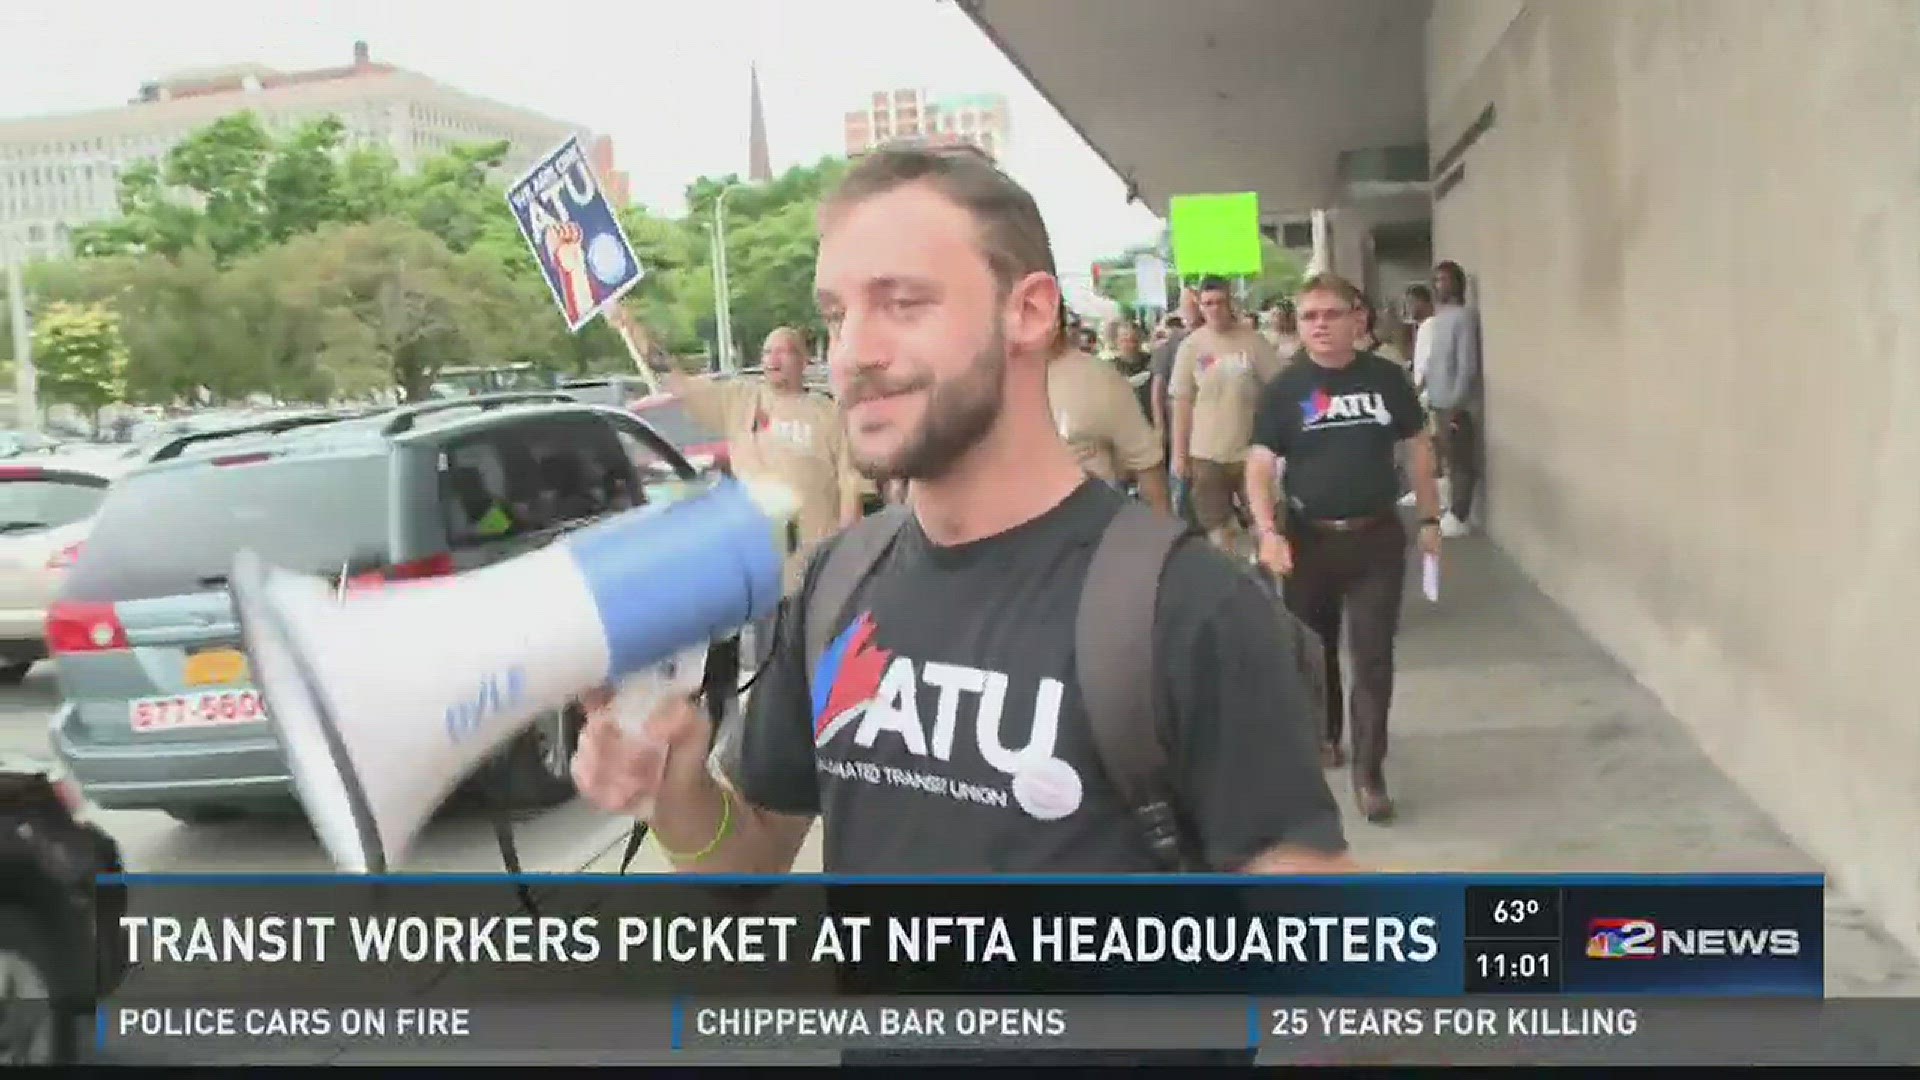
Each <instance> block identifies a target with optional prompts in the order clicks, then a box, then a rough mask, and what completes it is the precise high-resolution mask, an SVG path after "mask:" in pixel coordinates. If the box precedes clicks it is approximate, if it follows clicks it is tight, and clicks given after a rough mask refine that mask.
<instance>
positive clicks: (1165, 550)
mask: <svg viewBox="0 0 1920 1080" xmlns="http://www.w3.org/2000/svg"><path fill="white" fill-rule="evenodd" d="M1191 535H1194V533H1193V530H1192V529H1191V528H1190V527H1188V526H1187V525H1186V524H1185V523H1184V522H1181V521H1177V520H1175V519H1173V518H1171V517H1168V516H1166V515H1164V514H1160V513H1157V512H1155V511H1153V510H1152V509H1149V508H1148V507H1147V506H1146V505H1145V504H1143V503H1139V502H1135V501H1133V500H1128V501H1127V502H1126V503H1124V504H1123V505H1122V506H1121V508H1120V511H1119V513H1117V514H1115V515H1114V518H1113V521H1112V522H1111V523H1109V524H1108V525H1107V529H1106V532H1105V533H1104V534H1103V535H1102V536H1101V538H1100V543H1099V546H1098V547H1096V548H1095V549H1094V553H1093V564H1092V565H1091V566H1090V567H1089V568H1088V570H1087V580H1086V584H1085V585H1084V586H1083V587H1082V590H1081V593H1080V609H1079V615H1078V623H1077V626H1076V628H1075V640H1074V669H1075V676H1076V680H1077V681H1078V683H1079V688H1080V700H1081V701H1082V703H1084V705H1085V706H1086V710H1087V718H1088V721H1089V723H1090V725H1091V727H1092V729H1093V740H1094V745H1095V747H1096V748H1097V749H1098V751H1099V754H1100V762H1101V765H1102V767H1103V768H1104V769H1105V770H1106V773H1107V779H1108V780H1109V782H1111V783H1112V784H1113V786H1114V787H1115V788H1116V789H1117V790H1118V791H1119V793H1120V797H1121V799H1122V800H1124V801H1125V803H1126V804H1127V807H1128V809H1129V810H1131V811H1132V813H1133V816H1134V818H1135V820H1136V822H1137V823H1138V825H1139V826H1140V829H1141V831H1142V833H1143V835H1144V836H1145V838H1146V841H1147V846H1148V849H1149V850H1151V851H1152V852H1153V855H1154V858H1156V859H1158V860H1159V861H1160V863H1161V865H1162V866H1163V867H1165V868H1166V869H1167V870H1169V871H1176V870H1199V869H1204V860H1203V859H1202V858H1201V857H1199V856H1198V855H1197V854H1195V853H1194V852H1192V851H1190V850H1188V847H1189V845H1188V844H1187V843H1186V842H1185V834H1184V831H1183V829H1182V827H1181V822H1180V818H1179V814H1178V811H1177V809H1176V807H1175V804H1174V799H1175V793H1174V790H1173V783H1172V780H1171V778H1170V777H1169V776H1168V751H1167V746H1166V743H1165V741H1164V738H1163V735H1164V731H1163V728H1162V725H1161V723H1160V721H1161V717H1160V715H1159V700H1160V688H1159V680H1158V679H1157V678H1156V677H1155V676H1156V673H1157V672H1158V670H1159V669H1158V668H1157V666H1156V665H1155V662H1154V655H1153V625H1154V608H1155V606H1156V601H1157V600H1158V598H1159V594H1160V588H1159V587H1160V575H1161V572H1162V571H1163V570H1164V569H1165V568H1166V562H1167V558H1168V557H1169V556H1170V555H1172V554H1173V550H1174V548H1175V547H1176V546H1178V545H1179V543H1180V542H1181V541H1182V540H1183V539H1185V538H1187V537H1188V536H1191Z"/></svg>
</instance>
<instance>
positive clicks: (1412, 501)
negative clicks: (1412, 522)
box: [1400, 491, 1420, 509]
mask: <svg viewBox="0 0 1920 1080" xmlns="http://www.w3.org/2000/svg"><path fill="white" fill-rule="evenodd" d="M1419 501H1420V498H1419V496H1417V495H1415V494H1414V493H1413V492H1411V491H1409V492H1407V493H1406V494H1405V495H1402V496H1400V505H1401V506H1404V507H1407V508H1408V509H1412V508H1413V507H1414V506H1415V505H1416V504H1417V503H1419Z"/></svg>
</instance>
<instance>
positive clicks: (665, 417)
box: [629, 392, 731, 472]
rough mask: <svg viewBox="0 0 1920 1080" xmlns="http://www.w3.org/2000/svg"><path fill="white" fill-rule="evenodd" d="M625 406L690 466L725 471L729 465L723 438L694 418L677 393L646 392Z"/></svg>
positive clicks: (701, 469)
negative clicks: (674, 447)
mask: <svg viewBox="0 0 1920 1080" xmlns="http://www.w3.org/2000/svg"><path fill="white" fill-rule="evenodd" d="M629 409H630V410H631V411H632V412H633V414H634V415H635V416H638V417H640V418H641V419H642V420H645V421H646V422H647V424H648V426H650V427H652V428H653V429H654V430H655V431H658V432H659V433H660V434H661V435H662V436H664V437H665V438H666V439H667V441H668V442H671V443H672V444H673V445H674V446H676V447H678V448H679V450H680V452H681V453H682V454H684V455H685V456H686V459H687V460H688V461H689V462H691V463H692V464H693V467H694V468H696V469H698V470H700V471H702V472H706V471H708V470H717V471H720V472H726V471H728V470H729V469H730V468H731V465H730V463H729V461H728V455H727V440H726V439H724V438H722V437H720V436H719V435H716V434H714V433H713V432H712V431H709V430H707V428H706V427H704V426H703V425H702V424H701V423H700V422H699V421H697V420H695V419H694V418H693V414H692V413H690V412H688V411H687V405H686V402H684V401H681V400H680V398H679V397H678V396H676V395H674V394H671V393H664V392H663V393H659V394H649V395H647V396H646V397H643V398H640V399H639V400H637V401H635V402H633V403H632V404H631V405H630V406H629Z"/></svg>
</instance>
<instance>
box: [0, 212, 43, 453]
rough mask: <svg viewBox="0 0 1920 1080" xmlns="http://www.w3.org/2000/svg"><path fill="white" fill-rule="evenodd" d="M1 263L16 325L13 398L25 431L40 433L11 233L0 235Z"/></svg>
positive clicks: (9, 309)
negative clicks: (4, 265)
mask: <svg viewBox="0 0 1920 1080" xmlns="http://www.w3.org/2000/svg"><path fill="white" fill-rule="evenodd" d="M0 246H4V249H5V250H3V251H0V260H5V262H6V264H7V314H8V321H9V322H10V323H12V324H13V399H14V408H15V409H16V410H17V411H18V413H19V420H18V423H19V425H20V430H22V431H28V432H33V431H38V430H40V407H39V404H38V403H37V402H36V401H35V400H34V396H35V395H34V391H35V388H36V386H35V384H36V381H37V380H36V379H35V378H34V375H35V372H34V370H33V332H32V329H31V327H29V326H28V325H27V290H26V286H25V285H24V284H23V283H22V281H21V274H20V255H19V250H18V245H17V244H16V243H15V241H14V238H13V236H12V235H10V234H4V235H0Z"/></svg>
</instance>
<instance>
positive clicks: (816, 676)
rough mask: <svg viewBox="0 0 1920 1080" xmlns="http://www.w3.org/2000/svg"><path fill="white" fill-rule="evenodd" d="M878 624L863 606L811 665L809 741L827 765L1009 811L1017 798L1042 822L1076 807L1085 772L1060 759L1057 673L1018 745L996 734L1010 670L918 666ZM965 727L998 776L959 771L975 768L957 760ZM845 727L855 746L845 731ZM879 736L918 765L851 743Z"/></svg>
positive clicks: (836, 771)
mask: <svg viewBox="0 0 1920 1080" xmlns="http://www.w3.org/2000/svg"><path fill="white" fill-rule="evenodd" d="M875 630H876V626H875V624H874V620H873V615H872V613H870V612H862V613H861V614H860V616H859V617H858V618H856V619H854V620H853V622H852V623H850V624H848V626H847V628H846V629H845V630H842V631H841V632H840V635H839V636H838V637H836V638H835V639H834V640H833V643H832V644H831V645H830V646H828V648H827V651H826V652H825V653H823V654H822V655H821V657H820V663H819V666H818V667H817V668H816V669H815V671H814V672H813V678H812V680H811V682H812V687H813V702H812V704H813V743H814V750H815V754H816V756H817V758H818V761H819V766H820V768H821V769H822V770H823V771H825V772H827V773H830V774H831V775H833V776H836V777H838V778H840V779H843V780H855V781H860V782H864V783H868V784H886V785H891V786H894V787H907V788H915V789H918V790H920V791H924V792H927V793H929V794H933V795H940V796H943V797H945V798H949V799H956V800H959V801H963V802H970V803H976V804H980V805H984V806H993V807H1002V808H1004V807H1006V806H1008V805H1009V803H1010V802H1011V803H1015V804H1018V805H1019V807H1020V808H1021V809H1022V810H1024V811H1026V812H1027V814H1028V815H1029V816H1031V817H1034V818H1037V819H1039V820H1041V821H1053V820H1057V819H1059V818H1064V817H1066V816H1068V815H1069V814H1072V813H1073V812H1074V811H1075V810H1077V809H1079V808H1080V801H1081V797H1082V794H1083V793H1082V788H1081V781H1080V774H1079V772H1078V771H1077V770H1075V769H1074V767H1073V766H1072V765H1070V764H1068V763H1067V762H1065V761H1062V760H1060V758H1058V757H1057V756H1056V750H1057V748H1058V743H1059V735H1060V702H1061V698H1062V697H1063V695H1064V694H1065V689H1066V688H1065V686H1064V685H1063V684H1062V683H1061V682H1060V680H1058V679H1050V678H1043V679H1041V680H1039V683H1038V684H1037V685H1036V686H1035V687H1034V691H1033V727H1032V736H1031V737H1030V738H1029V739H1028V740H1027V745H1026V746H1024V747H1021V748H1020V749H1017V750H1016V749H1012V748H1009V747H1008V746H1007V745H1006V744H1005V743H1004V742H1003V741H1002V739H1001V736H1000V726H1001V718H1002V716H1003V715H1004V713H1005V710H1006V706H1007V702H1008V697H1009V695H1008V684H1009V681H1010V680H1009V679H1008V677H1007V675H1006V674H1005V673H1004V672H999V671H989V670H986V669H984V668H976V667H969V666H967V665H964V664H947V663H941V662H938V661H931V660H930V661H922V662H918V663H916V661H914V660H913V659H911V658H909V657H905V656H897V655H895V654H894V653H893V652H892V651H890V650H888V649H883V648H881V647H880V645H879V644H878V643H877V642H876V641H875V640H874V632H875ZM923 683H924V684H925V685H926V686H929V687H932V688H933V689H934V691H935V692H936V693H935V698H934V717H933V726H932V728H931V730H930V731H929V728H928V727H927V725H926V724H925V723H924V722H922V720H921V714H920V699H921V688H922V684H923ZM963 724H964V726H967V727H970V728H972V729H973V736H974V742H975V744H976V745H977V746H978V747H979V750H980V758H981V760H982V761H984V762H985V763H986V765H987V768H988V769H990V770H991V771H992V773H993V774H994V775H986V774H978V775H975V776H972V777H966V776H958V775H955V773H956V772H959V771H970V770H966V769H964V768H963V767H962V764H961V763H960V762H956V761H954V757H953V749H954V742H955V740H956V739H957V737H958V735H959V731H960V728H961V727H962V726H963ZM849 728H852V729H853V735H852V740H851V741H852V744H853V745H852V747H848V746H847V745H846V742H847V740H846V739H844V738H842V737H841V736H842V735H843V733H844V732H846V730H847V729H849ZM882 736H888V737H890V738H891V739H893V740H894V741H895V743H896V745H897V746H898V748H899V749H900V750H901V751H903V752H904V753H905V754H906V755H907V757H908V758H909V759H915V761H914V766H915V767H913V768H907V767H898V766H892V765H881V764H879V763H878V762H875V761H871V760H865V758H866V757H868V756H870V755H859V754H857V753H856V752H854V750H853V748H855V747H857V748H859V749H863V750H869V751H871V750H872V749H873V748H874V746H875V745H876V744H877V743H878V742H879V740H880V738H881V737H882ZM836 747H837V748H838V753H836Z"/></svg>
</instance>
